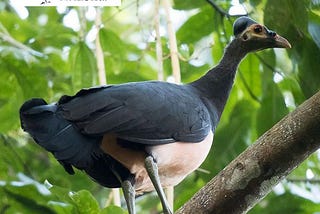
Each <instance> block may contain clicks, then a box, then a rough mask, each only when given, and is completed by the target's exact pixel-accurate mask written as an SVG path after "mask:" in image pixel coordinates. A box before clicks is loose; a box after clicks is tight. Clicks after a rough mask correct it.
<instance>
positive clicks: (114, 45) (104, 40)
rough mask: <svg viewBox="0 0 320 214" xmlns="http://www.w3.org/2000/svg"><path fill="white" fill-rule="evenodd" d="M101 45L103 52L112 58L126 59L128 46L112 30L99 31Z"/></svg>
mask: <svg viewBox="0 0 320 214" xmlns="http://www.w3.org/2000/svg"><path fill="white" fill-rule="evenodd" d="M99 38H100V43H101V46H102V50H103V51H104V52H108V53H109V54H110V57H113V58H117V59H119V60H124V59H125V53H126V48H127V47H126V45H125V44H124V42H123V40H122V39H121V38H119V36H118V35H117V34H116V33H114V32H113V31H112V30H108V29H106V28H102V29H100V31H99Z"/></svg>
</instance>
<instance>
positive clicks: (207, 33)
mask: <svg viewBox="0 0 320 214" xmlns="http://www.w3.org/2000/svg"><path fill="white" fill-rule="evenodd" d="M215 2H216V4H217V5H218V6H219V9H220V10H217V8H214V7H212V5H210V4H208V2H207V1H205V0H199V1H192V0H174V1H173V9H174V10H172V13H173V14H172V17H173V24H174V26H175V28H176V35H177V40H178V48H179V55H180V66H181V76H182V82H189V81H192V80H195V79H197V78H199V77H200V76H201V75H203V74H204V73H205V72H206V71H207V70H208V69H209V68H210V67H212V66H214V65H215V64H217V63H218V62H219V59H220V58H221V56H222V54H223V49H224V47H225V46H226V44H227V43H228V41H230V39H231V37H232V23H233V21H234V20H235V17H233V16H231V17H228V12H230V13H233V15H235V14H234V13H236V14H239V13H243V12H241V10H242V11H243V10H244V11H245V12H247V13H248V14H249V15H250V16H251V17H252V18H254V19H256V20H257V21H259V22H260V23H264V24H265V25H267V26H268V27H269V28H270V29H272V30H275V31H277V32H278V33H279V34H280V35H282V36H284V37H286V38H287V39H288V40H289V41H290V43H291V44H292V46H293V47H292V49H290V50H279V49H278V50H265V51H262V52H258V53H254V54H250V55H248V56H247V58H246V59H245V60H244V61H243V62H242V63H241V66H240V68H239V72H238V74H237V76H236V81H235V86H234V88H233V90H232V92H231V96H230V99H229V101H228V103H227V106H226V109H225V111H224V113H223V116H222V119H221V123H220V125H219V127H218V130H217V132H216V136H215V140H214V146H213V148H212V151H211V152H210V154H209V156H208V158H207V159H206V161H205V163H204V164H203V165H202V166H201V169H202V170H198V171H196V172H195V173H193V174H192V175H191V176H189V177H188V178H187V179H186V180H185V181H183V182H182V183H181V184H180V185H178V186H177V187H176V189H175V208H176V209H177V208H179V207H180V206H181V205H182V204H183V203H184V202H185V201H186V200H188V199H189V198H190V197H191V196H192V195H193V194H194V193H195V192H196V191H197V190H198V189H199V188H201V187H202V186H203V185H204V184H205V183H206V182H207V181H208V180H209V179H210V178H212V177H213V176H214V175H215V174H216V173H217V172H218V171H219V170H221V169H223V167H224V166H225V165H226V164H228V163H229V162H230V161H231V160H232V159H233V158H234V157H236V156H237V155H238V154H239V153H240V152H241V151H243V150H244V149H245V148H246V147H247V146H248V145H250V144H251V143H252V142H254V140H255V139H257V137H258V136H260V135H261V134H262V133H263V132H264V131H266V130H268V129H269V128H270V127H271V126H272V125H273V124H274V123H275V122H277V121H278V120H279V119H280V118H282V117H283V116H284V115H286V114H287V113H288V112H290V111H292V110H293V109H295V108H296V107H297V106H298V105H299V104H300V103H302V102H303V101H304V100H305V99H307V98H308V97H310V96H311V95H313V94H314V93H315V92H317V91H318V90H319V88H320V70H319V67H320V2H319V1H318V0H262V1H257V0H244V1H241V2H240V3H241V4H240V5H239V4H237V1H230V0H223V1H215ZM94 14H95V9H94V8H55V7H41V8H37V7H33V8H17V7H13V5H11V4H9V3H8V1H3V0H2V1H0V121H1V122H0V213H123V212H125V211H124V210H122V209H121V208H118V207H115V206H110V202H111V200H110V197H109V193H110V190H108V189H106V188H102V187H101V186H98V185H97V184H95V183H94V182H92V181H91V180H90V179H89V178H88V177H87V176H86V175H85V174H84V173H82V172H80V171H77V173H76V175H74V176H69V175H67V174H66V172H65V171H64V170H63V168H62V167H61V166H60V165H59V164H58V163H57V161H56V160H55V159H54V158H53V156H52V155H51V154H48V153H47V152H45V151H44V150H43V149H41V148H40V147H39V146H37V145H36V144H35V143H33V141H32V140H31V139H30V137H29V136H28V135H26V134H25V133H23V132H22V130H21V129H20V124H19V119H18V110H19V107H20V106H21V104H22V103H23V102H24V101H25V100H27V99H29V98H31V97H43V98H44V99H46V100H47V101H48V102H55V101H57V100H58V98H59V97H60V96H61V95H63V94H69V95H71V94H73V93H75V92H76V91H78V90H79V89H80V88H82V87H90V86H92V85H97V84H98V75H97V66H96V58H95V45H94V39H95V32H96V29H95V27H94ZM154 15H155V10H154V4H153V2H152V1H151V2H150V1H146V0H138V1H136V0H123V2H122V6H121V7H119V8H103V9H102V23H103V28H102V30H101V31H100V33H99V38H100V40H101V45H102V48H103V51H104V60H105V64H106V76H107V80H108V83H109V84H117V83H124V82H131V81H143V80H153V79H157V70H158V68H157V61H156V51H155V46H156V45H155V42H156V41H155V30H154V19H153V17H154ZM160 16H161V22H160V24H161V28H160V29H161V35H162V37H161V41H162V46H163V47H162V48H163V50H164V53H163V63H164V71H165V78H166V79H169V80H170V79H171V65H170V58H169V57H168V55H169V48H168V36H167V33H166V17H165V13H164V10H163V8H162V9H160ZM70 25H71V26H70ZM288 152H290V151H288ZM319 161H320V153H319V152H317V153H315V154H314V155H312V156H311V157H310V158H309V159H308V160H306V161H305V162H304V163H303V164H302V165H301V166H299V167H298V168H297V169H296V170H295V171H294V172H293V173H292V174H291V175H290V176H289V177H288V178H286V179H285V180H284V181H282V182H281V183H280V184H279V185H278V186H277V187H276V188H275V189H274V191H273V192H271V193H270V194H269V195H268V196H267V197H266V198H265V199H264V200H263V201H261V202H260V203H259V204H258V205H257V206H256V207H255V208H253V209H252V210H251V211H250V213H252V214H253V213H319V212H320V204H319V202H320V186H319V183H320V162H319ZM137 201H138V213H156V212H157V210H158V209H159V208H160V206H159V204H158V199H156V196H155V194H153V193H151V194H148V195H146V196H142V197H139V198H138V200H137Z"/></svg>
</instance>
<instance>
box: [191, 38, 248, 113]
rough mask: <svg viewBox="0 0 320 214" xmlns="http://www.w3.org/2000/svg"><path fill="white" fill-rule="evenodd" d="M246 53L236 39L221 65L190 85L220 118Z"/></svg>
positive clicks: (227, 49) (227, 48) (229, 47)
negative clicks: (213, 107) (214, 109)
mask: <svg viewBox="0 0 320 214" xmlns="http://www.w3.org/2000/svg"><path fill="white" fill-rule="evenodd" d="M246 53H247V52H246V51H244V48H243V46H242V45H241V41H239V40H237V39H234V40H233V41H232V42H231V43H230V44H229V45H228V46H227V47H226V49H225V52H224V55H223V57H222V59H221V61H220V62H219V64H218V65H217V66H216V67H214V68H212V69H211V70H209V71H208V72H207V73H206V74H205V75H204V76H203V77H201V78H200V79H198V80H196V81H194V82H192V83H190V85H191V86H193V87H195V88H197V89H198V91H199V92H200V93H201V96H202V97H203V98H206V100H208V101H209V102H210V103H211V104H213V105H214V106H215V107H216V109H217V111H218V115H217V116H218V118H220V116H221V114H222V111H223V108H224V106H225V104H226V101H227V99H228V97H229V93H230V90H231V88H232V86H233V81H234V77H235V74H236V71H237V68H238V65H239V63H240V62H241V60H242V59H243V58H244V57H245V55H246Z"/></svg>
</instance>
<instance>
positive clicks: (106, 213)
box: [100, 206, 127, 214]
mask: <svg viewBox="0 0 320 214" xmlns="http://www.w3.org/2000/svg"><path fill="white" fill-rule="evenodd" d="M126 213H127V212H126V211H125V210H124V209H122V208H121V207H118V206H108V207H106V208H103V209H102V210H101V211H100V214H126Z"/></svg>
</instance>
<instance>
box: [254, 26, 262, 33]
mask: <svg viewBox="0 0 320 214" xmlns="http://www.w3.org/2000/svg"><path fill="white" fill-rule="evenodd" d="M253 30H254V32H255V33H261V32H262V27H261V26H260V25H258V26H255V27H254V29H253Z"/></svg>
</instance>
